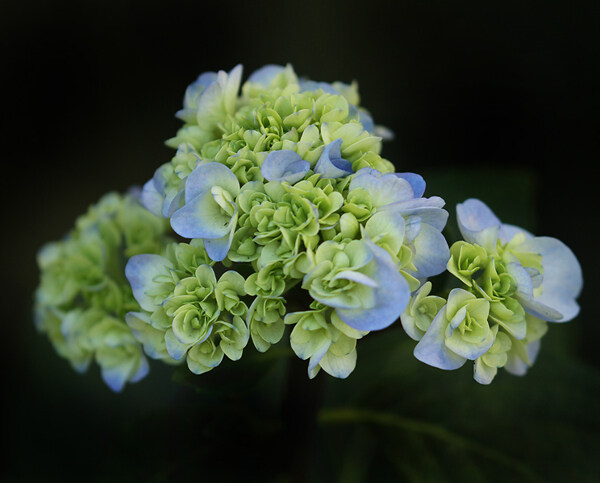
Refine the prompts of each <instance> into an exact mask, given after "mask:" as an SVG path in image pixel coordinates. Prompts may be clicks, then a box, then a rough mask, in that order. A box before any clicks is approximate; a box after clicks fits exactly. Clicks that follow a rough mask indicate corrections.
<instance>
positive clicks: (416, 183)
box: [394, 173, 425, 198]
mask: <svg viewBox="0 0 600 483" xmlns="http://www.w3.org/2000/svg"><path fill="white" fill-rule="evenodd" d="M394 175H395V176H397V177H398V178H402V179H405V180H406V181H408V182H409V183H410V185H411V186H412V189H413V191H414V194H415V198H420V197H421V196H423V193H425V180H424V179H423V176H421V175H420V174H416V173H394Z"/></svg>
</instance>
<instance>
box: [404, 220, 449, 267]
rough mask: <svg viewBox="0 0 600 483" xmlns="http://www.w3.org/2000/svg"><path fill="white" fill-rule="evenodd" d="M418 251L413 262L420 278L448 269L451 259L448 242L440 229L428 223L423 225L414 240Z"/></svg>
mask: <svg viewBox="0 0 600 483" xmlns="http://www.w3.org/2000/svg"><path fill="white" fill-rule="evenodd" d="M414 244H415V248H416V253H415V258H414V259H413V264H414V265H415V267H416V268H417V271H416V273H415V275H416V276H417V277H418V278H427V277H433V276H434V275H438V274H440V273H442V272H443V271H444V270H446V265H447V264H448V260H450V249H449V248H448V242H447V241H446V239H445V238H444V235H442V234H441V233H440V232H439V231H438V230H436V229H435V228H434V227H432V226H431V225H428V224H423V225H421V231H420V232H419V235H418V236H417V238H416V239H415V241H414Z"/></svg>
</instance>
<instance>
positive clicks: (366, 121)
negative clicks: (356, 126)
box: [358, 109, 375, 133]
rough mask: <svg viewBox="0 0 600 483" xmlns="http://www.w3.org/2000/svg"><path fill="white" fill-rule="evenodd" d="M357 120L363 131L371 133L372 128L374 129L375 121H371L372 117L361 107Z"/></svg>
mask: <svg viewBox="0 0 600 483" xmlns="http://www.w3.org/2000/svg"><path fill="white" fill-rule="evenodd" d="M358 120H359V121H360V123H361V124H362V125H363V128H364V129H365V131H367V132H368V133H373V130H374V129H375V123H374V122H373V118H372V117H371V115H370V114H369V113H368V112H367V111H365V110H364V109H361V110H360V111H359V118H358Z"/></svg>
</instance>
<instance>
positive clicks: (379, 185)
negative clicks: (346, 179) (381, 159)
mask: <svg viewBox="0 0 600 483" xmlns="http://www.w3.org/2000/svg"><path fill="white" fill-rule="evenodd" d="M358 188H361V189H364V190H365V191H367V192H368V193H369V194H370V195H371V198H372V200H373V204H374V206H375V207H376V208H381V207H384V206H387V205H391V204H393V203H400V202H407V201H410V200H413V198H414V192H413V189H412V186H411V185H410V183H409V182H408V181H406V180H405V179H402V178H398V177H397V176H395V175H393V174H382V173H381V172H379V171H378V170H376V169H372V168H362V169H359V170H358V171H357V172H356V175H355V176H354V177H353V178H352V181H350V191H352V190H355V189H358Z"/></svg>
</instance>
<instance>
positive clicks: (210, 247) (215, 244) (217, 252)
mask: <svg viewBox="0 0 600 483" xmlns="http://www.w3.org/2000/svg"><path fill="white" fill-rule="evenodd" d="M234 232H235V225H233V226H232V229H231V231H230V232H229V233H228V234H227V235H225V236H223V237H221V238H215V239H205V240H204V248H206V253H207V254H208V256H209V257H210V259H211V260H214V261H215V262H220V261H222V260H224V259H225V257H226V256H227V253H229V248H230V247H231V242H232V241H233V235H234Z"/></svg>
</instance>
